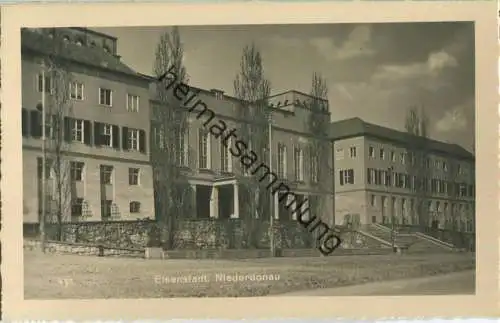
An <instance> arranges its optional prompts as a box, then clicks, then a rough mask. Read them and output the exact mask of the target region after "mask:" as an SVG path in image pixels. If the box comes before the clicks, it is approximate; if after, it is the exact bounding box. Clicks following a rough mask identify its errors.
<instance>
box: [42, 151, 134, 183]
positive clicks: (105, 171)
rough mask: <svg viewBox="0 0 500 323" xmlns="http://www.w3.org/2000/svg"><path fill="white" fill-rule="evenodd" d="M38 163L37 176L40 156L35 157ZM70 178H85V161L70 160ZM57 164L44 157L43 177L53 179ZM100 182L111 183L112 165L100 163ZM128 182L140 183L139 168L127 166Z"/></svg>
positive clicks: (80, 179) (79, 179)
mask: <svg viewBox="0 0 500 323" xmlns="http://www.w3.org/2000/svg"><path fill="white" fill-rule="evenodd" d="M37 164H38V174H39V175H38V177H40V178H41V176H42V158H40V157H39V158H37ZM69 166H70V167H69V169H70V178H71V181H72V182H82V181H84V179H85V163H83V162H78V161H72V162H70V165H69ZM56 167H57V165H56V164H55V161H54V160H53V159H51V158H47V159H46V164H45V178H46V179H54V178H55V177H56V174H57V169H56ZM99 172H100V183H101V184H113V178H114V167H113V166H110V165H100V166H99ZM128 184H129V185H131V186H136V185H140V169H139V168H129V169H128Z"/></svg>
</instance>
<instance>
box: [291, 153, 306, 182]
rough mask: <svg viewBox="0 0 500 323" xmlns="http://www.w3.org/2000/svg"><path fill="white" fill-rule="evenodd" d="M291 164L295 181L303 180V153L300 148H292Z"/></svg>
mask: <svg viewBox="0 0 500 323" xmlns="http://www.w3.org/2000/svg"><path fill="white" fill-rule="evenodd" d="M293 162H294V170H295V180H296V181H300V182H301V181H303V180H304V151H303V150H302V149H301V148H294V151H293Z"/></svg>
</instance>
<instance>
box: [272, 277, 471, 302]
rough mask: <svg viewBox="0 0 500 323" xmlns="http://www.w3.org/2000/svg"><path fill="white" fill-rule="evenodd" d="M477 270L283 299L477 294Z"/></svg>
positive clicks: (378, 283) (301, 293) (341, 288)
mask: <svg viewBox="0 0 500 323" xmlns="http://www.w3.org/2000/svg"><path fill="white" fill-rule="evenodd" d="M475 276H476V275H475V271H464V272H458V273H451V274H445V275H437V276H431V277H421V278H411V279H400V280H394V281H386V282H377V283H368V284H362V285H355V286H348V287H337V288H321V289H313V290H305V291H297V292H291V293H286V294H282V295H281V296H370V295H372V296H373V295H375V296H382V295H385V296H388V295H398V296H400V295H450V294H455V295H456V294H461V295H464V294H474V293H475Z"/></svg>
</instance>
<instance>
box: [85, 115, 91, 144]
mask: <svg viewBox="0 0 500 323" xmlns="http://www.w3.org/2000/svg"><path fill="white" fill-rule="evenodd" d="M91 138H92V124H91V123H90V121H89V120H84V121H83V143H84V144H86V145H88V146H90V145H92V139H91Z"/></svg>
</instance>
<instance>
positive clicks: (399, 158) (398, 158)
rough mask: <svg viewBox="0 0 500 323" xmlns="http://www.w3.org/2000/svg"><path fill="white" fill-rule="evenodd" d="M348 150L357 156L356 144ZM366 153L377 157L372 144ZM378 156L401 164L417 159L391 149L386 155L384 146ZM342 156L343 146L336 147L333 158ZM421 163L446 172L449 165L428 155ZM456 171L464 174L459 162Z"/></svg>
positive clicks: (351, 154) (337, 158) (409, 154)
mask: <svg viewBox="0 0 500 323" xmlns="http://www.w3.org/2000/svg"><path fill="white" fill-rule="evenodd" d="M348 152H349V154H348V155H349V157H350V158H356V157H357V147H356V146H352V147H349V150H348ZM368 155H369V157H370V158H372V159H375V158H377V154H376V150H375V147H373V146H370V147H368ZM378 157H379V158H380V159H381V160H385V159H389V160H390V161H391V162H393V163H396V162H399V163H401V164H403V165H405V164H406V163H407V162H410V163H411V165H415V163H416V159H417V158H416V156H415V155H414V154H412V153H411V152H401V153H399V154H398V153H396V152H395V151H394V150H391V151H389V155H387V151H386V150H385V149H384V148H380V149H379V153H378ZM344 158H345V151H344V148H337V149H336V150H335V159H336V160H342V159H344ZM421 165H422V166H425V168H428V169H430V168H433V167H434V168H436V169H441V170H443V171H445V172H448V170H449V165H448V163H447V162H446V161H444V160H439V159H435V160H432V159H431V158H430V157H425V158H423V160H422V161H421ZM456 172H457V173H458V174H460V175H464V174H466V170H465V168H464V167H463V166H462V165H460V164H457V170H456Z"/></svg>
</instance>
